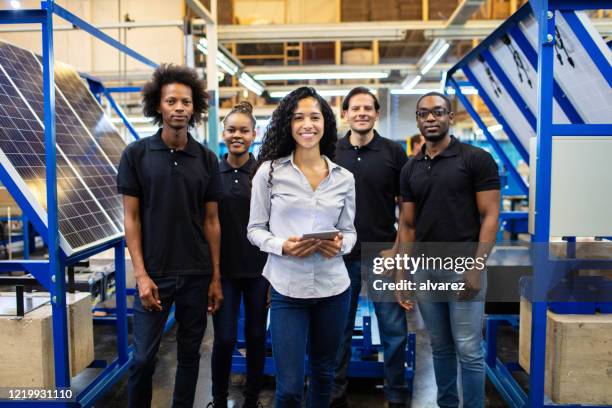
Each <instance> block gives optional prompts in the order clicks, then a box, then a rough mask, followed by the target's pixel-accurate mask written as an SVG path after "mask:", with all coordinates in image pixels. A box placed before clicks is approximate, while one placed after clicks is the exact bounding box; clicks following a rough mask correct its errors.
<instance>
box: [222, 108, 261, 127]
mask: <svg viewBox="0 0 612 408" xmlns="http://www.w3.org/2000/svg"><path fill="white" fill-rule="evenodd" d="M235 113H242V114H243V115H246V116H247V117H248V118H249V119H250V120H251V123H252V124H253V129H255V124H256V123H257V121H256V120H255V116H253V105H251V103H250V102H248V101H240V102H238V103H237V104H236V105H234V107H233V108H232V110H230V111H229V113H228V114H227V115H225V117H224V118H223V127H225V122H226V121H227V118H229V117H230V116H232V115H233V114H235Z"/></svg>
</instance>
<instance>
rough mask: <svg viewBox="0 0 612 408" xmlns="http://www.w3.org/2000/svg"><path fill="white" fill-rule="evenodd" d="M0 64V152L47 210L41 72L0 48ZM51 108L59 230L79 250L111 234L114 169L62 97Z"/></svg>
mask: <svg viewBox="0 0 612 408" xmlns="http://www.w3.org/2000/svg"><path fill="white" fill-rule="evenodd" d="M0 65H1V66H2V69H0V150H2V152H3V153H4V155H6V157H7V158H8V159H9V161H10V163H11V164H12V165H13V167H14V169H15V170H16V171H17V173H18V174H19V175H20V176H21V177H22V178H23V180H24V181H25V183H26V184H27V186H28V188H29V190H30V192H31V193H32V195H33V196H34V197H35V198H36V200H37V204H38V205H40V206H41V207H42V208H46V187H45V148H44V131H43V126H42V120H43V112H44V110H43V109H44V106H43V102H42V101H43V95H42V71H41V68H40V65H39V64H38V61H37V60H36V59H35V58H34V56H33V55H32V54H31V53H29V52H27V51H25V50H21V49H19V48H17V47H13V46H10V45H7V44H3V43H0ZM5 72H6V74H8V75H9V76H10V77H11V79H12V80H13V81H12V82H11V81H10V80H9V78H8V77H7V75H5ZM13 83H14V85H15V86H16V87H17V88H18V89H19V92H18V91H17V90H16V89H15V86H13ZM20 93H21V95H23V97H24V98H25V100H26V101H27V102H28V104H29V105H30V107H31V108H32V110H33V111H34V113H35V114H36V115H35V114H34V113H33V112H32V110H30V108H29V107H28V104H26V103H25V102H24V101H23V99H22V98H21V95H20ZM56 109H57V110H56V137H57V144H58V154H57V179H58V193H57V195H58V218H59V229H60V232H61V234H62V236H63V237H64V238H65V240H66V241H67V242H68V244H69V245H70V246H71V247H72V250H78V248H80V247H83V246H85V245H88V244H91V243H93V242H96V241H100V240H103V239H105V238H108V237H110V236H114V235H116V234H117V233H118V232H119V228H118V227H117V224H119V223H120V222H121V219H122V218H121V217H122V206H121V200H120V197H119V195H118V194H117V193H116V192H115V181H114V180H115V174H116V173H115V169H114V168H113V166H112V165H111V164H110V163H108V160H107V159H106V158H105V157H104V156H103V154H102V152H101V151H100V149H99V148H98V147H97V146H96V144H95V143H93V141H92V139H91V136H90V135H89V134H87V131H86V130H85V129H84V128H83V126H82V125H81V124H80V122H79V121H78V119H77V118H76V116H75V114H74V112H72V110H71V109H70V106H69V105H68V103H67V102H66V101H65V100H63V97H62V96H61V95H57V96H56ZM75 170H76V172H75ZM77 172H78V174H77ZM94 197H95V198H94ZM105 210H106V211H108V213H107V212H106V211H105ZM109 214H110V216H111V217H112V220H111V219H109Z"/></svg>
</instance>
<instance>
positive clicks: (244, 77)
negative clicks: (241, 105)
mask: <svg viewBox="0 0 612 408" xmlns="http://www.w3.org/2000/svg"><path fill="white" fill-rule="evenodd" d="M238 82H240V83H241V84H242V85H244V87H245V88H247V89H248V90H249V91H251V92H253V93H255V94H257V95H261V94H262V93H263V91H264V88H263V86H261V85H260V84H259V83H258V82H257V81H255V80H254V79H253V78H251V76H250V75H249V74H247V73H246V72H243V73H242V74H240V77H238Z"/></svg>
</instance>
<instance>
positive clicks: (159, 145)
mask: <svg viewBox="0 0 612 408" xmlns="http://www.w3.org/2000/svg"><path fill="white" fill-rule="evenodd" d="M161 134H162V128H159V130H158V131H157V133H155V134H154V135H153V136H151V138H150V140H149V149H151V150H170V147H168V145H166V143H164V141H163V140H162V138H161ZM181 151H182V152H184V153H186V154H187V155H189V156H193V157H196V156H197V155H198V142H196V140H195V139H194V138H193V137H191V134H189V132H187V144H186V145H185V148H184V149H182V150H181Z"/></svg>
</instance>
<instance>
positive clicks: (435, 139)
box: [423, 133, 446, 143]
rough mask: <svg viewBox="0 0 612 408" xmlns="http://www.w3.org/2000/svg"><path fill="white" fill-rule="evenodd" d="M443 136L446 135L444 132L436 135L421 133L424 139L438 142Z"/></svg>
mask: <svg viewBox="0 0 612 408" xmlns="http://www.w3.org/2000/svg"><path fill="white" fill-rule="evenodd" d="M445 136H446V133H439V134H437V135H427V134H423V137H424V138H425V140H427V141H428V142H431V143H438V142H439V141H440V140H442V139H444V137H445Z"/></svg>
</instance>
